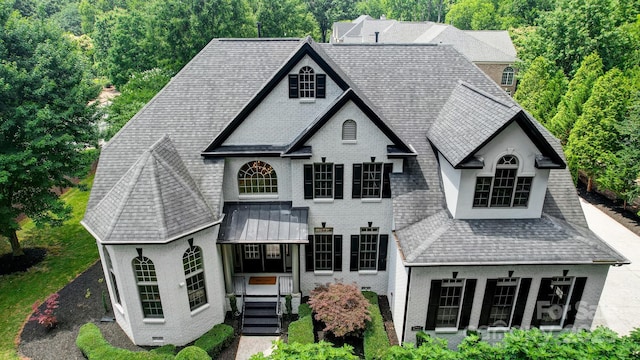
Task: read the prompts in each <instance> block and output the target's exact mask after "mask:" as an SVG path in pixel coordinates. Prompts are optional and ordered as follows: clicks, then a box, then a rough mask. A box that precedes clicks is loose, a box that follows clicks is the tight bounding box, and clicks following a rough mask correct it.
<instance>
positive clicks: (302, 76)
mask: <svg viewBox="0 0 640 360" xmlns="http://www.w3.org/2000/svg"><path fill="white" fill-rule="evenodd" d="M298 89H299V91H300V97H301V98H314V97H315V96H316V76H315V74H314V72H313V69H312V68H311V67H309V66H305V67H303V68H302V69H300V72H299V73H298Z"/></svg>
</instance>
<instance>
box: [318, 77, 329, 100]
mask: <svg viewBox="0 0 640 360" xmlns="http://www.w3.org/2000/svg"><path fill="white" fill-rule="evenodd" d="M326 92H327V75H325V74H318V75H316V97H317V98H319V99H324V98H325V94H326Z"/></svg>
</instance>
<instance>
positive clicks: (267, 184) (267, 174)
mask: <svg viewBox="0 0 640 360" xmlns="http://www.w3.org/2000/svg"><path fill="white" fill-rule="evenodd" d="M238 191H239V193H240V194H241V195H243V194H249V195H250V194H277V193H278V177H277V175H276V171H275V170H274V169H273V167H272V166H271V165H269V164H268V163H266V162H263V161H260V160H256V161H251V162H248V163H246V164H244V165H243V166H242V167H241V168H240V171H238Z"/></svg>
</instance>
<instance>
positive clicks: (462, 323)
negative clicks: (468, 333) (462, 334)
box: [425, 279, 476, 330]
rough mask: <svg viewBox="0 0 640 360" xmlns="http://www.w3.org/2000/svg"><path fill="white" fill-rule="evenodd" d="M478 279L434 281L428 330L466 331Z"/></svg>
mask: <svg viewBox="0 0 640 360" xmlns="http://www.w3.org/2000/svg"><path fill="white" fill-rule="evenodd" d="M475 289H476V279H442V280H432V281H431V289H430V292H429V304H428V307H427V323H426V327H425V329H426V330H435V329H464V328H465V327H467V326H468V325H469V319H470V318H471V308H472V306H473V295H474V292H475Z"/></svg>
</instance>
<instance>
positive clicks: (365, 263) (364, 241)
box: [358, 227, 378, 270]
mask: <svg viewBox="0 0 640 360" xmlns="http://www.w3.org/2000/svg"><path fill="white" fill-rule="evenodd" d="M377 259H378V228H377V227H363V228H360V249H359V252H358V270H377V266H376V261H377Z"/></svg>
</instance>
